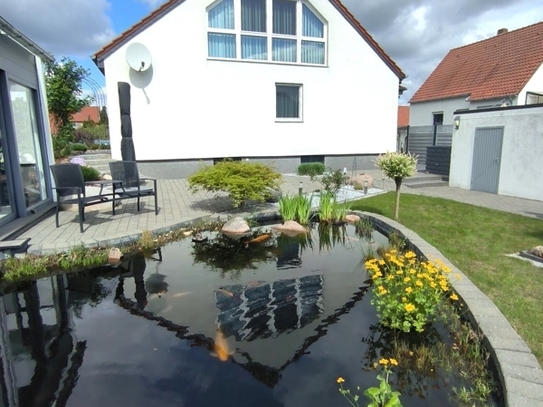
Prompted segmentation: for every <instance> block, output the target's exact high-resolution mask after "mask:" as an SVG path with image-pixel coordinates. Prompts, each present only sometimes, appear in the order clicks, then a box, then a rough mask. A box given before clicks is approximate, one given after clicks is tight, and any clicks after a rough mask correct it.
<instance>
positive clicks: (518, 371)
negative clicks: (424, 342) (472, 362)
mask: <svg viewBox="0 0 543 407" xmlns="http://www.w3.org/2000/svg"><path fill="white" fill-rule="evenodd" d="M353 213H355V214H357V215H358V216H361V217H365V218H368V219H371V220H372V222H373V223H374V225H375V226H376V228H377V229H379V230H380V231H381V232H384V233H385V234H388V233H390V232H392V231H396V232H397V233H398V234H399V235H400V236H401V237H403V238H406V239H408V241H409V244H410V245H411V247H410V249H411V250H413V251H414V252H415V253H417V255H419V256H420V257H421V258H425V259H428V260H435V259H440V260H441V261H442V262H443V263H444V264H445V265H446V266H447V267H449V268H450V269H451V274H450V275H449V281H450V283H451V285H452V286H453V288H454V290H455V291H456V293H457V295H458V296H459V297H460V298H461V299H462V301H463V302H464V304H465V305H466V307H467V309H468V317H469V319H470V320H471V323H472V324H473V326H474V327H477V328H479V329H480V330H481V332H482V333H483V335H484V338H485V342H486V346H487V348H488V349H489V350H490V354H491V355H492V357H493V359H494V361H495V364H496V367H497V369H498V374H499V377H500V381H501V384H502V387H503V389H504V396H505V406H506V407H543V370H541V366H540V365H539V363H538V361H537V359H536V358H535V356H534V355H533V353H532V352H531V350H530V349H529V348H528V346H527V345H526V343H525V342H524V340H522V338H521V337H520V336H519V335H518V334H517V332H516V331H515V330H514V329H513V327H512V326H511V324H510V323H509V321H507V319H506V318H505V316H504V315H503V314H502V313H501V312H500V310H499V309H498V307H496V305H494V303H493V302H492V301H491V300H490V299H489V298H488V297H487V296H486V295H485V294H484V293H483V292H482V291H481V290H479V288H477V287H476V286H475V284H473V283H472V282H471V281H470V280H469V278H468V277H467V276H466V275H465V274H464V273H462V271H460V270H459V269H458V268H457V267H456V266H455V265H454V264H452V263H451V262H450V261H449V260H448V259H447V258H445V256H443V254H442V253H441V252H440V251H439V250H437V249H436V248H435V247H434V246H432V245H430V244H428V243H427V242H426V241H425V240H423V239H422V238H421V237H420V236H419V235H417V234H416V233H415V232H413V231H412V230H410V229H408V228H406V227H405V226H403V225H401V224H400V223H398V222H396V221H394V220H391V219H389V218H386V217H384V216H381V215H377V214H374V213H368V212H358V211H354V212H353ZM454 274H458V275H460V276H461V278H460V280H457V279H455V278H454V277H453V276H454Z"/></svg>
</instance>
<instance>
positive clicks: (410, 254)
mask: <svg viewBox="0 0 543 407" xmlns="http://www.w3.org/2000/svg"><path fill="white" fill-rule="evenodd" d="M415 257H417V255H416V254H415V253H414V252H412V251H409V252H407V253H405V258H406V259H414V258H415Z"/></svg>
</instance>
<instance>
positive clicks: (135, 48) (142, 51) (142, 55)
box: [126, 42, 152, 72]
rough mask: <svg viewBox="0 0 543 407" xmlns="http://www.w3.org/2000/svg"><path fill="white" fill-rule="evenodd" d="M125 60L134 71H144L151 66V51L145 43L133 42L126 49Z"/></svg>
mask: <svg viewBox="0 0 543 407" xmlns="http://www.w3.org/2000/svg"><path fill="white" fill-rule="evenodd" d="M126 62H127V63H128V65H129V66H130V68H132V69H133V70H134V71H137V72H143V71H146V70H147V69H149V68H150V67H151V62H152V58H151V53H150V52H149V50H148V49H147V47H146V46H145V45H143V44H140V43H139V42H134V43H132V44H130V45H129V46H128V48H127V49H126Z"/></svg>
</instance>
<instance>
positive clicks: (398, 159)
mask: <svg viewBox="0 0 543 407" xmlns="http://www.w3.org/2000/svg"><path fill="white" fill-rule="evenodd" d="M417 158H418V157H417V156H415V155H411V154H409V153H408V154H405V153H398V152H392V153H388V152H387V153H385V154H380V155H379V157H377V159H376V160H375V165H376V166H377V167H379V169H380V170H381V171H382V172H383V173H384V174H385V175H386V176H387V177H388V178H392V179H393V180H394V182H395V183H396V199H395V203H394V219H396V220H398V218H399V211H400V187H401V186H402V181H403V179H404V178H407V177H411V176H413V175H414V174H415V172H416V171H417Z"/></svg>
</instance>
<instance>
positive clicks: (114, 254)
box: [107, 247, 123, 265]
mask: <svg viewBox="0 0 543 407" xmlns="http://www.w3.org/2000/svg"><path fill="white" fill-rule="evenodd" d="M122 257H123V253H122V252H121V251H120V250H119V249H117V248H116V247H114V248H112V249H111V250H110V251H109V253H108V255H107V262H108V263H109V264H114V265H115V264H119V263H120V262H121V258H122Z"/></svg>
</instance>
